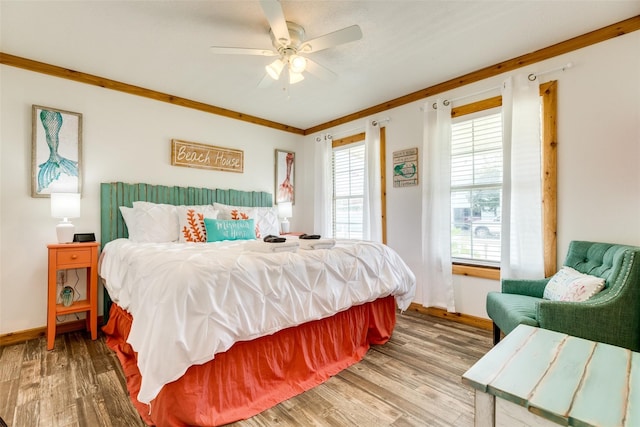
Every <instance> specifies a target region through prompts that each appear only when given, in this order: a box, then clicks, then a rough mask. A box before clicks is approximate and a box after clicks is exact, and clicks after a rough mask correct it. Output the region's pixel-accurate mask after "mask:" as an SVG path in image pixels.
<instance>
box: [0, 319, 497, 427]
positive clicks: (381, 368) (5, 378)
mask: <svg viewBox="0 0 640 427" xmlns="http://www.w3.org/2000/svg"><path fill="white" fill-rule="evenodd" d="M491 342H492V340H491V333H490V332H489V331H486V330H481V329H477V328H474V327H471V326H467V325H463V324H460V323H456V322H453V321H449V320H446V319H440V318H436V317H432V316H428V315H424V314H421V313H416V312H406V313H404V314H403V315H399V316H398V322H397V325H396V329H395V331H394V334H393V337H392V338H391V340H390V341H389V342H388V343H387V344H385V345H382V346H373V347H372V348H371V349H370V350H369V352H368V353H367V355H366V356H365V358H364V359H363V360H362V361H361V362H359V363H357V364H355V365H353V366H351V367H350V368H348V369H346V370H344V371H342V372H341V373H340V374H338V375H336V376H335V377H333V378H331V379H330V380H329V381H327V382H326V383H324V384H322V385H320V386H318V387H316V388H313V389H311V390H309V391H307V392H305V393H303V394H301V395H299V396H296V397H294V398H292V399H289V400H287V401H285V402H283V403H281V404H280V405H278V406H276V407H274V408H271V409H269V410H267V411H264V412H263V413H261V414H259V415H257V416H255V417H253V418H251V419H248V420H245V421H239V422H237V423H234V424H232V426H233V427H254V426H276V425H277V426H292V427H293V426H296V427H298V426H307V425H314V426H371V427H374V426H375V427H378V426H394V427H404V426H455V427H465V426H473V391H472V390H471V389H470V388H469V387H467V386H464V385H463V384H462V382H461V379H460V377H461V375H462V374H463V373H464V372H465V371H466V370H467V369H468V368H469V367H470V366H471V365H473V364H474V363H475V362H476V361H477V360H478V359H479V358H480V357H482V355H484V354H485V353H486V352H487V351H488V350H489V349H490V348H491ZM0 417H2V419H3V420H4V421H5V422H6V423H7V425H8V426H14V427H37V426H40V427H45V426H65V427H66V426H83V427H84V426H87V427H94V426H113V427H124V426H126V427H135V426H144V425H145V424H144V423H143V422H142V421H141V420H140V418H139V416H138V414H137V413H136V411H135V409H134V408H133V406H132V405H131V403H130V401H129V398H128V396H127V392H126V387H125V379H124V375H123V373H122V370H121V368H120V364H119V362H118V360H117V358H116V356H115V354H114V353H112V352H111V351H110V350H109V349H108V348H107V347H106V345H105V344H104V340H103V339H102V337H100V338H99V339H98V340H96V341H91V340H90V339H89V337H88V334H86V333H82V332H75V333H68V334H63V335H59V336H57V337H56V342H55V348H54V350H53V351H47V350H46V339H45V338H39V339H34V340H30V341H27V342H25V343H21V344H14V345H10V346H5V347H0Z"/></svg>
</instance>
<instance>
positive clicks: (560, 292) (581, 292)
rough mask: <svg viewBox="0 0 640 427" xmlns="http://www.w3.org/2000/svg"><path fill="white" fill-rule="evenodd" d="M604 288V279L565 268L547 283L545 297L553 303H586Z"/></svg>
mask: <svg viewBox="0 0 640 427" xmlns="http://www.w3.org/2000/svg"><path fill="white" fill-rule="evenodd" d="M603 288H604V279H603V278H601V277H596V276H590V275H588V274H583V273H580V272H579V271H577V270H574V269H573V268H571V267H567V266H564V267H562V268H561V269H560V271H558V272H557V273H556V274H554V275H553V277H552V278H551V279H550V280H549V282H548V283H547V286H546V287H545V288H544V295H543V297H544V298H545V299H548V300H552V301H574V302H581V301H586V300H588V299H589V298H591V297H592V296H594V295H595V294H597V293H598V292H600V291H601V290H602V289H603Z"/></svg>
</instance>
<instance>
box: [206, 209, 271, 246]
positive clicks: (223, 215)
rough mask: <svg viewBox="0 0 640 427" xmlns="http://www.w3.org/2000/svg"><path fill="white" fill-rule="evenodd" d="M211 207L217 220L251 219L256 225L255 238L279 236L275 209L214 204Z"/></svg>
mask: <svg viewBox="0 0 640 427" xmlns="http://www.w3.org/2000/svg"><path fill="white" fill-rule="evenodd" d="M213 207H214V208H215V209H218V210H219V211H220V213H219V214H218V218H219V219H253V220H254V222H255V224H256V238H257V239H261V238H263V237H265V236H269V235H273V236H279V235H280V222H279V221H278V208H277V207H275V206H274V207H270V208H269V207H247V206H231V205H223V204H222V203H214V204H213Z"/></svg>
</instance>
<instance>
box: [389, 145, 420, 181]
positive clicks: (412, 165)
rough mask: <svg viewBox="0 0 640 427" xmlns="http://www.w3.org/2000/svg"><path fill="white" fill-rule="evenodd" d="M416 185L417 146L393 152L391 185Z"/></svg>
mask: <svg viewBox="0 0 640 427" xmlns="http://www.w3.org/2000/svg"><path fill="white" fill-rule="evenodd" d="M413 185H418V148H408V149H406V150H401V151H394V152H393V186H394V187H410V186H413Z"/></svg>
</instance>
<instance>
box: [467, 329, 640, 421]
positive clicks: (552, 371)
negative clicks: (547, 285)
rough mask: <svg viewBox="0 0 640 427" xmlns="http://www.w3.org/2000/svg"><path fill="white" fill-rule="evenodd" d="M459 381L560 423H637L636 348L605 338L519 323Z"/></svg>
mask: <svg viewBox="0 0 640 427" xmlns="http://www.w3.org/2000/svg"><path fill="white" fill-rule="evenodd" d="M462 382H463V383H465V384H468V385H470V386H471V387H473V388H475V389H476V390H479V391H482V392H485V393H489V394H491V395H494V396H496V397H500V398H503V399H505V400H508V401H510V402H513V403H515V404H518V405H521V406H523V407H525V408H527V409H528V410H529V411H530V412H532V413H534V414H536V415H538V416H540V417H543V418H545V419H547V420H549V421H553V422H555V423H558V424H561V425H568V426H594V427H595V426H598V427H605V426H615V427H619V426H629V427H631V426H640V404H637V403H638V402H640V353H634V352H632V351H630V350H627V349H624V348H621V347H615V346H612V345H609V344H603V343H596V342H593V341H588V340H585V339H582V338H577V337H572V336H569V335H566V334H562V333H558V332H554V331H549V330H546V329H540V328H534V327H531V326H527V325H520V326H518V327H517V328H516V329H514V330H513V331H512V332H511V333H510V334H509V335H507V336H506V337H505V339H504V340H502V341H501V342H500V343H499V344H498V345H497V346H495V347H494V348H493V349H491V351H489V352H488V353H487V354H486V355H485V356H484V357H482V358H481V359H480V360H479V361H478V362H477V363H476V364H475V365H473V366H472V367H471V368H470V369H469V370H468V371H467V372H465V373H464V374H463V376H462ZM631 402H635V403H636V404H631Z"/></svg>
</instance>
